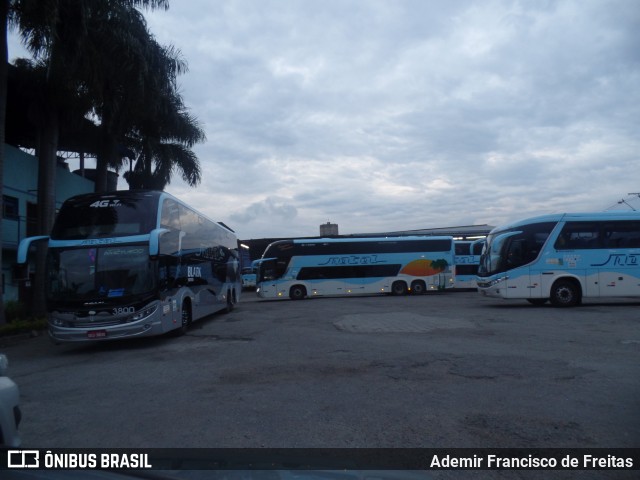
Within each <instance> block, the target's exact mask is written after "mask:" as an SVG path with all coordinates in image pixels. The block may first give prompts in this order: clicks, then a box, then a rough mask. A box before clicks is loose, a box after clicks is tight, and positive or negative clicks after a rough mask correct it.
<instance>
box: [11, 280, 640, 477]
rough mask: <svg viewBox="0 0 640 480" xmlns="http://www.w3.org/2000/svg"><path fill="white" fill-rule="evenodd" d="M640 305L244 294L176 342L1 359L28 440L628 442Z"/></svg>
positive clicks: (34, 347) (638, 394)
mask: <svg viewBox="0 0 640 480" xmlns="http://www.w3.org/2000/svg"><path fill="white" fill-rule="evenodd" d="M639 305H640V304H639V303H638V302H637V301H633V300H618V301H613V302H590V303H587V304H586V305H584V306H582V307H579V308H575V309H568V310H566V309H556V308H552V307H548V306H547V307H542V308H539V307H533V306H531V305H529V304H527V303H526V302H520V301H510V302H507V301H503V300H493V299H487V298H482V297H480V296H479V295H477V294H476V293H474V292H446V293H442V294H429V295H425V296H420V297H411V296H410V297H387V296H372V297H354V298H318V299H311V300H304V301H297V302H294V301H289V300H284V301H258V300H257V299H256V298H255V297H254V294H253V293H251V292H247V293H245V296H244V298H243V300H242V301H241V302H240V304H239V305H238V308H237V309H236V310H234V311H233V312H232V313H231V314H226V315H215V316H213V317H211V318H208V319H206V320H204V321H202V322H199V323H197V324H194V326H193V328H192V329H191V330H190V332H189V333H188V334H187V335H186V336H184V337H181V338H155V339H141V340H136V341H127V342H116V343H104V344H99V345H91V346H77V345H71V346H69V345H64V346H58V347H56V346H54V345H51V344H50V343H49V342H48V340H47V339H46V338H44V337H39V338H30V339H24V338H23V339H12V340H7V339H4V340H0V350H2V351H3V352H4V353H6V354H7V355H8V356H9V359H10V370H9V374H10V376H11V377H12V378H13V379H14V380H15V381H16V382H17V383H18V384H19V386H20V388H21V394H22V407H23V411H24V421H23V424H22V428H21V431H22V436H23V440H24V444H25V446H35V447H43V448H44V447H54V446H55V447H79V446H83V447H214V446H215V447H578V446H584V447H637V446H639V445H640V408H639V407H640V382H639V381H638V379H639V378H640V362H639V360H640V318H639V317H640V315H639V313H638V312H639V311H640V310H639V309H638V306H639ZM444 475H445V477H438V478H448V477H446V474H444ZM600 477H601V476H598V477H589V478H600ZM505 478H511V477H505ZM516 478H520V477H516ZM522 478H525V477H522ZM558 478H566V477H562V476H561V477H558ZM612 478H613V477H612ZM616 478H617V477H616Z"/></svg>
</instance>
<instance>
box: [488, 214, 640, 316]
mask: <svg viewBox="0 0 640 480" xmlns="http://www.w3.org/2000/svg"><path fill="white" fill-rule="evenodd" d="M477 282H478V290H479V291H480V293H481V294H483V295H487V296H492V297H502V298H522V299H527V300H528V301H529V302H530V303H533V304H544V303H545V302H546V301H548V300H550V301H551V303H552V304H553V305H556V306H560V307H568V306H574V305H578V304H580V303H581V301H582V299H583V298H587V297H637V296H640V212H602V213H566V214H557V215H546V216H541V217H535V218H530V219H527V220H522V221H519V222H515V223H512V224H509V225H505V226H502V227H498V228H495V229H494V230H492V231H491V233H490V234H489V236H488V237H487V243H486V246H485V249H484V251H483V254H482V256H481V258H480V266H479V268H478V278H477Z"/></svg>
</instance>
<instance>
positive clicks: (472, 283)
mask: <svg viewBox="0 0 640 480" xmlns="http://www.w3.org/2000/svg"><path fill="white" fill-rule="evenodd" d="M483 246H484V239H476V240H455V241H454V247H455V253H456V255H455V278H456V281H455V285H454V287H455V288H460V289H470V288H473V289H475V288H476V276H477V275H478V265H479V264H480V254H481V253H482V248H483Z"/></svg>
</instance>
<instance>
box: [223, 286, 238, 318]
mask: <svg viewBox="0 0 640 480" xmlns="http://www.w3.org/2000/svg"><path fill="white" fill-rule="evenodd" d="M235 303H236V302H234V300H233V296H232V295H231V290H227V306H226V307H225V309H224V311H225V312H226V313H231V312H232V311H233V307H234V306H235Z"/></svg>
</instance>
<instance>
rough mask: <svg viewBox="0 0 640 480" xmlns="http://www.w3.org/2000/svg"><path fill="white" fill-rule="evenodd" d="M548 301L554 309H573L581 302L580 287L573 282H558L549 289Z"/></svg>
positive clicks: (564, 280) (562, 280)
mask: <svg viewBox="0 0 640 480" xmlns="http://www.w3.org/2000/svg"><path fill="white" fill-rule="evenodd" d="M550 300H551V304H552V305H553V306H554V307H575V306H576V305H578V304H580V301H581V292H580V286H579V285H578V284H577V283H576V282H575V281H574V280H567V279H561V280H558V281H557V282H556V283H554V284H553V287H551V299H550Z"/></svg>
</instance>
